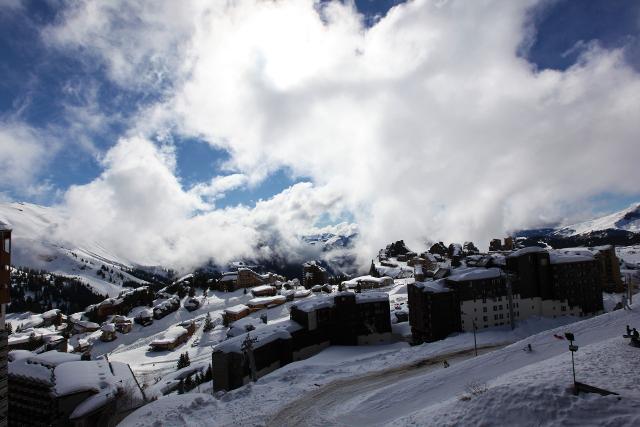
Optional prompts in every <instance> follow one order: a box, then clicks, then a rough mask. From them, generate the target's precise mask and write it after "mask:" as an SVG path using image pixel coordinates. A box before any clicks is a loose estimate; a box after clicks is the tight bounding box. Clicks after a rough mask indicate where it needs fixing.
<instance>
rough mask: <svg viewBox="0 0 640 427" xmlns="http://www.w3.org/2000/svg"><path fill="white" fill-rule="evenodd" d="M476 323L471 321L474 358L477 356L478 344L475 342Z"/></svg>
mask: <svg viewBox="0 0 640 427" xmlns="http://www.w3.org/2000/svg"><path fill="white" fill-rule="evenodd" d="M477 329H478V328H477V327H476V321H475V320H474V321H473V350H474V351H475V354H476V356H477V355H478V342H477V341H476V330H477Z"/></svg>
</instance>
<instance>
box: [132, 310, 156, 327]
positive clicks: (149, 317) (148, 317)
mask: <svg viewBox="0 0 640 427" xmlns="http://www.w3.org/2000/svg"><path fill="white" fill-rule="evenodd" d="M133 321H134V322H136V323H137V324H138V325H142V326H149V325H151V324H152V323H153V310H151V309H148V308H145V309H143V310H140V311H139V312H138V314H136V316H135V317H134V318H133Z"/></svg>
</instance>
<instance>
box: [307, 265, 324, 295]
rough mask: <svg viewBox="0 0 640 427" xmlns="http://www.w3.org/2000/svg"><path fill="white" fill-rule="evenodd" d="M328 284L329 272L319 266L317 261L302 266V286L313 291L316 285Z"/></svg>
mask: <svg viewBox="0 0 640 427" xmlns="http://www.w3.org/2000/svg"><path fill="white" fill-rule="evenodd" d="M325 283H327V270H326V269H325V268H324V267H322V266H320V265H318V263H316V262H315V261H308V262H305V263H304V264H302V286H304V287H305V288H306V289H311V288H312V287H314V286H316V285H320V286H322V285H324V284H325Z"/></svg>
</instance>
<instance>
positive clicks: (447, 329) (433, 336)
mask: <svg viewBox="0 0 640 427" xmlns="http://www.w3.org/2000/svg"><path fill="white" fill-rule="evenodd" d="M422 285H424V283H420V282H417V283H410V284H409V285H408V287H407V289H408V297H409V306H410V310H409V324H410V325H411V334H412V335H413V337H414V339H415V340H416V341H418V342H421V341H425V342H431V341H437V340H441V339H444V338H446V337H447V336H448V335H450V334H452V333H453V332H458V331H460V330H461V326H460V303H459V301H458V297H457V295H456V293H455V292H454V291H452V290H450V289H447V288H442V289H441V290H437V289H436V290H434V289H432V288H429V287H425V286H422Z"/></svg>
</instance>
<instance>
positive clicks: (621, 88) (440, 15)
mask: <svg viewBox="0 0 640 427" xmlns="http://www.w3.org/2000/svg"><path fill="white" fill-rule="evenodd" d="M86 4H87V5H88V6H87V5H83V6H81V7H78V8H76V9H74V11H73V12H72V13H71V14H69V15H68V17H67V18H68V19H67V21H66V23H65V24H64V25H63V26H60V27H57V28H54V29H52V30H51V31H52V34H54V35H55V38H54V41H56V42H59V43H63V44H64V43H71V44H73V45H74V46H84V47H88V48H89V49H92V50H95V51H97V52H99V55H101V56H102V57H103V59H104V60H105V62H106V64H107V65H108V67H109V70H110V73H111V75H112V77H113V79H114V80H115V81H117V82H118V83H120V84H123V85H127V84H130V85H136V84H140V81H141V79H142V80H145V79H147V80H153V79H154V78H156V77H157V76H158V75H161V76H162V78H163V79H167V78H168V79H170V81H171V85H170V86H171V91H170V92H169V93H165V99H164V101H162V102H160V103H157V104H154V105H152V106H150V108H149V110H148V111H147V112H145V113H144V114H143V115H141V118H140V129H144V130H145V131H156V130H159V129H165V128H166V127H167V126H177V129H178V131H179V132H182V133H184V134H186V135H191V136H197V137H199V138H202V139H205V140H207V141H209V142H210V143H211V144H213V145H215V146H216V147H219V148H224V149H226V150H228V151H229V153H230V156H231V157H230V161H229V162H228V164H227V165H226V166H227V167H228V168H230V169H231V170H234V171H236V173H238V174H241V176H243V177H247V179H248V180H249V182H255V181H256V180H260V179H262V178H264V177H265V176H266V175H267V174H268V173H269V172H271V171H274V170H277V169H279V168H282V167H284V168H287V169H289V170H291V171H292V172H293V173H294V174H295V175H298V176H306V177H310V179H311V180H312V181H313V183H314V185H313V186H310V187H309V188H305V187H302V188H296V187H294V189H291V190H288V191H287V192H285V193H283V194H282V195H280V196H277V197H275V198H274V199H273V200H272V201H267V202H263V203H262V204H260V203H259V204H258V206H256V208H255V210H253V211H251V220H250V221H240V222H241V224H240V225H238V220H237V218H236V216H241V215H245V214H247V212H248V210H246V208H242V207H240V208H237V209H238V210H236V211H234V210H215V211H213V212H209V213H207V214H206V215H205V216H199V217H191V218H189V212H191V211H192V210H193V209H196V208H197V205H198V203H199V202H201V201H199V200H198V197H196V195H198V191H200V190H196V191H193V192H191V193H188V192H187V193H185V192H184V191H183V190H181V189H179V188H178V187H179V184H178V183H177V181H176V182H174V183H173V184H171V187H172V188H174V190H171V191H167V192H166V193H162V194H156V195H155V196H156V197H153V198H150V199H149V200H148V201H149V202H155V203H159V202H162V203H168V204H170V205H171V206H170V208H171V209H170V210H171V211H177V212H174V214H175V216H176V217H180V218H188V221H187V222H186V223H185V224H188V226H187V225H185V226H184V227H183V228H179V229H176V230H175V231H176V233H177V232H184V233H196V232H199V231H200V228H198V227H199V226H201V225H204V224H208V221H214V223H215V224H222V223H224V224H226V223H225V221H230V222H231V223H232V224H233V226H235V227H239V228H238V230H240V231H238V233H237V235H238V236H240V237H239V238H240V239H241V240H242V239H247V240H248V241H247V242H245V243H247V244H248V243H255V240H254V241H253V242H250V240H251V239H258V240H259V239H260V238H261V236H263V235H264V233H262V231H261V225H262V224H263V223H264V224H269V227H270V228H269V230H271V231H273V230H278V232H280V231H281V229H282V228H285V227H284V226H280V225H279V226H277V227H272V224H274V223H275V224H283V223H284V222H283V219H286V220H287V221H291V223H290V224H291V225H288V226H289V228H293V227H295V226H298V227H301V228H302V227H303V225H302V224H303V223H304V222H305V221H313V220H314V218H315V216H314V215H315V213H316V212H314V211H312V210H311V209H312V208H313V209H328V208H331V205H330V204H325V203H322V200H323V197H326V199H327V200H333V201H334V202H335V203H339V204H340V205H341V208H346V209H348V210H349V211H351V212H352V213H353V214H354V216H355V217H356V219H357V221H358V223H359V225H360V232H361V235H362V237H363V239H362V241H361V247H360V250H361V254H362V257H363V259H365V260H366V259H370V257H371V254H373V253H375V250H376V249H377V248H379V247H380V246H382V245H384V244H385V243H386V242H388V241H390V240H395V239H399V238H404V239H405V240H407V241H408V242H409V243H410V244H416V243H418V242H419V241H422V240H423V239H426V238H431V239H434V240H445V241H451V240H468V239H473V240H475V241H476V243H477V244H479V245H480V246H481V247H483V246H485V245H486V242H487V241H488V239H489V238H490V237H492V236H498V235H501V234H502V233H503V232H504V231H505V230H507V229H510V228H515V227H523V226H529V225H537V224H538V223H540V222H542V221H546V220H549V219H554V218H561V217H562V216H563V215H565V214H567V212H570V211H571V209H572V206H577V204H578V203H581V202H584V200H586V199H588V198H589V197H591V196H593V195H596V194H599V193H601V192H603V191H607V192H617V193H623V194H624V193H627V194H632V193H635V192H637V191H638V190H637V185H636V183H637V182H638V180H639V179H640V168H638V167H637V159H638V158H640V144H638V143H637V139H638V135H640V124H639V122H638V121H637V117H636V116H637V114H636V112H637V111H640V78H639V76H638V74H637V73H635V72H634V71H633V69H632V68H630V67H629V66H628V65H627V64H626V63H625V61H624V58H623V55H622V51H621V50H612V51H608V50H603V49H600V48H598V47H597V46H591V47H590V48H589V49H587V50H586V51H585V52H583V54H582V55H581V58H580V61H579V62H578V63H577V64H575V65H574V66H573V67H571V68H570V69H568V70H566V71H553V70H545V71H542V72H538V71H537V70H536V69H535V67H534V66H533V65H532V64H530V63H528V62H527V61H526V60H525V59H523V58H521V57H519V56H518V55H517V52H518V51H519V50H520V49H521V45H522V44H523V43H524V44H525V45H526V42H528V40H530V38H531V28H530V24H529V22H528V21H527V20H528V16H529V15H528V13H529V10H530V8H531V7H532V6H533V5H535V4H536V2H534V1H527V2H504V1H485V2H463V1H446V2H442V1H438V2H435V1H426V0H415V1H412V2H408V3H406V4H403V5H400V6H398V7H395V8H394V9H392V10H391V11H390V12H389V13H388V15H387V16H386V17H384V18H382V19H381V20H380V21H378V22H377V23H376V24H375V25H374V26H373V27H372V28H364V27H363V25H362V23H361V17H360V16H358V15H357V14H356V13H355V12H354V10H353V8H352V7H351V6H349V5H342V4H340V3H336V2H332V3H330V4H329V5H328V6H326V7H324V8H323V9H322V12H321V14H319V13H318V11H317V9H318V8H319V6H318V3H317V2H313V1H301V0H281V1H278V2H264V1H251V0H244V1H237V2H214V3H206V4H203V3H199V2H194V3H192V4H190V5H189V7H185V8H184V9H183V10H181V11H179V12H176V11H175V10H174V8H172V7H167V8H164V9H163V7H162V6H146V3H140V5H139V6H135V7H134V6H130V7H127V8H124V9H122V10H120V9H119V8H118V7H111V6H104V3H102V2H89V3H86ZM182 4H183V3H182V2H181V3H180V5H181V6H182ZM124 13H126V14H127V15H128V17H126V19H124V18H125V17H123V16H121V15H122V14H124ZM174 15H175V16H174ZM152 58H157V61H154V60H152ZM158 64H160V65H158ZM159 69H160V71H159ZM121 144H122V143H121ZM125 145H126V144H125ZM113 166H115V164H111V165H110V166H109V167H113ZM140 166H143V165H140ZM106 173H108V172H105V174H106ZM232 176H233V175H232ZM166 178H167V182H169V181H171V178H172V177H171V176H169V175H167V176H166ZM119 179H120V180H121V181H122V184H123V185H124V183H125V182H128V181H127V180H129V179H134V181H133V186H134V188H135V187H136V186H138V185H142V184H140V183H139V182H142V181H144V180H145V179H146V178H145V176H144V174H141V175H139V176H138V175H136V176H131V177H129V176H126V175H125V176H122V177H120V178H119ZM173 179H175V178H173ZM219 179H220V182H223V180H224V179H229V180H231V178H219ZM233 179H239V178H233ZM243 179H244V178H243ZM103 180H104V178H101V180H100V181H98V183H100V182H102V181H103ZM138 180H140V181H138ZM92 185H93V184H92ZM216 185H219V183H210V184H206V185H205V184H203V186H201V187H198V188H200V189H202V190H203V192H201V193H200V195H204V194H205V193H206V192H207V191H210V192H211V193H215V192H216V191H219V190H217V189H216ZM174 191H175V195H176V196H179V197H178V198H177V199H175V200H173V199H169V198H168V199H167V200H166V201H162V200H160V199H162V197H169V196H172V195H174V194H173V192H174ZM323 192H325V193H326V194H321V193H323ZM70 193H71V194H73V190H72V192H70ZM329 196H330V197H329ZM87 197H89V194H87ZM280 197H282V199H283V200H280ZM305 197H309V198H310V200H306V199H305ZM298 199H300V200H298ZM280 203H281V204H283V205H284V211H283V212H285V213H286V214H284V215H282V214H281V213H280V212H279V211H278V209H277V208H276V206H275V205H276V204H280ZM179 204H182V205H181V206H182V207H179V206H178V205H179ZM110 206H111V205H110ZM116 206H120V205H119V204H116ZM151 206H153V205H152V204H151ZM120 208H121V209H123V210H126V209H127V203H124V202H123V203H122V204H121V206H120ZM142 210H143V211H145V212H148V207H145V208H142ZM298 211H299V212H300V213H299V214H298V213H297V212H298ZM317 213H320V212H317ZM135 214H136V215H142V214H143V213H142V212H137V213H135ZM153 215H158V214H153ZM132 217H134V215H127V218H132ZM213 218H215V220H214V219H213ZM122 219H124V217H123V218H122ZM216 221H217V222H216ZM134 222H136V221H135V220H134ZM137 226H140V227H143V228H145V229H150V230H154V231H155V232H157V231H158V229H163V228H162V226H163V220H162V218H161V217H158V218H155V217H153V216H152V219H151V221H150V222H147V221H144V223H141V224H137ZM154 227H158V228H154ZM285 230H286V228H285ZM271 231H270V233H271ZM267 234H269V233H267ZM289 234H291V233H284V234H283V237H282V239H283V240H285V241H287V239H288V236H289ZM271 235H273V234H271ZM193 236H195V234H185V235H182V234H181V235H180V237H176V239H190V238H193ZM158 239H159V238H158ZM225 242H226V240H225ZM158 244H160V242H159V243H158ZM172 244H174V243H173V242H172ZM196 246H197V245H196ZM245 249H246V247H245V248H244V249H242V248H241V249H239V250H238V251H237V252H238V253H241V252H242V250H245ZM220 250H221V252H225V250H224V249H220ZM194 252H195V249H194Z"/></svg>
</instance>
